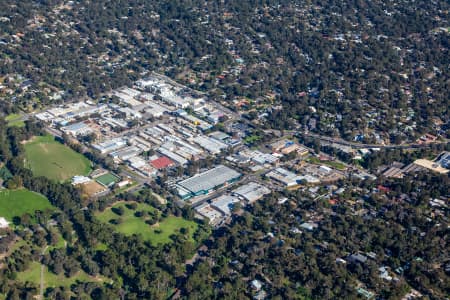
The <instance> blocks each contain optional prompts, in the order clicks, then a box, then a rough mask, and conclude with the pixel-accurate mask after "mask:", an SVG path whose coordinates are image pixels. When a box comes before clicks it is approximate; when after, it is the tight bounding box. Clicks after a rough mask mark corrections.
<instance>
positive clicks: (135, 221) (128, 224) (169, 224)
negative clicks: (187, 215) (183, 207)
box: [97, 202, 198, 245]
mask: <svg viewBox="0 0 450 300" xmlns="http://www.w3.org/2000/svg"><path fill="white" fill-rule="evenodd" d="M126 204H128V203H124V202H120V203H116V204H115V205H113V206H112V207H110V208H107V209H106V210H105V211H104V212H101V213H99V214H97V218H98V219H99V220H100V221H102V222H104V223H110V221H111V220H114V219H119V218H120V219H121V220H122V222H121V223H120V224H117V225H113V226H114V227H115V228H116V230H117V231H118V232H121V233H123V234H125V235H132V234H140V235H142V238H143V239H144V240H147V241H150V242H151V243H152V244H154V245H156V244H167V243H170V242H171V239H170V236H171V235H172V234H176V233H178V232H179V230H180V229H181V228H187V229H189V238H190V240H191V241H192V242H194V239H193V234H194V232H195V231H196V230H197V226H198V225H197V223H195V222H193V221H189V220H186V219H183V218H181V217H175V216H169V217H167V218H164V219H162V220H161V221H160V222H159V223H157V224H155V225H149V224H147V223H145V218H142V217H136V216H135V215H134V214H135V212H136V211H147V212H150V213H154V212H155V211H156V210H155V209H154V208H153V207H151V206H150V205H148V204H144V203H136V204H137V207H136V209H135V210H132V209H129V208H127V207H126ZM119 207H122V208H123V210H124V213H123V215H122V216H119V215H117V214H116V213H114V212H113V209H115V208H119Z"/></svg>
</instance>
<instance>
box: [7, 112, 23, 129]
mask: <svg viewBox="0 0 450 300" xmlns="http://www.w3.org/2000/svg"><path fill="white" fill-rule="evenodd" d="M5 120H6V122H8V126H15V127H24V126H25V122H24V121H22V116H21V115H19V114H10V115H8V116H6V118H5Z"/></svg>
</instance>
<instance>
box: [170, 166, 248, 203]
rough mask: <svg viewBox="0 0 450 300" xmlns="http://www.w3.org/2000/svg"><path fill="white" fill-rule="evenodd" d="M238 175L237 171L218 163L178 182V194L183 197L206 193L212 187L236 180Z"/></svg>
mask: <svg viewBox="0 0 450 300" xmlns="http://www.w3.org/2000/svg"><path fill="white" fill-rule="evenodd" d="M240 177H241V174H240V173H239V172H236V171H235V170H233V169H230V168H228V167H226V166H224V165H219V166H217V167H215V168H214V169H211V170H208V171H206V172H203V173H200V174H197V175H195V176H193V177H191V178H188V179H186V180H183V181H180V182H178V184H177V186H178V191H179V193H178V194H179V195H180V197H181V198H183V199H189V198H191V197H194V196H199V195H206V194H208V193H209V192H211V191H212V190H214V189H217V188H219V187H221V186H224V185H226V184H229V183H232V182H234V181H236V180H238V179H239V178H240Z"/></svg>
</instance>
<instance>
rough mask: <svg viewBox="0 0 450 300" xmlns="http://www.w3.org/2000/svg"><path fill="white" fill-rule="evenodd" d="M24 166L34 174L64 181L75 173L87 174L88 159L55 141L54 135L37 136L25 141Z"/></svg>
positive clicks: (88, 167) (89, 164)
mask: <svg viewBox="0 0 450 300" xmlns="http://www.w3.org/2000/svg"><path fill="white" fill-rule="evenodd" d="M25 155H26V164H25V165H26V166H27V167H28V168H29V169H30V170H31V171H33V174H34V175H36V176H45V177H47V178H49V179H53V180H56V181H66V180H68V179H70V178H72V177H73V176H75V175H88V174H89V172H90V171H91V163H90V161H89V160H88V159H87V158H86V157H84V156H83V155H82V154H80V153H77V152H75V151H74V150H72V149H70V148H69V147H67V146H65V145H63V144H61V143H59V142H57V141H56V140H55V139H54V137H52V136H50V135H47V136H38V137H34V138H33V139H32V140H31V141H29V142H26V143H25Z"/></svg>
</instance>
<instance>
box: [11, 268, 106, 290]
mask: <svg viewBox="0 0 450 300" xmlns="http://www.w3.org/2000/svg"><path fill="white" fill-rule="evenodd" d="M40 278H41V264H40V263H39V262H32V263H31V264H30V267H29V268H28V269H27V270H25V271H23V272H20V273H18V274H17V279H19V280H20V281H22V282H27V281H28V282H32V283H34V284H35V285H36V286H39V284H40V280H41V279H40ZM77 281H80V282H102V281H104V278H102V277H93V276H90V275H88V274H87V273H86V272H84V271H83V270H80V271H78V273H77V274H75V275H74V276H72V277H66V276H65V275H64V274H59V275H56V274H54V273H52V272H50V271H49V270H48V267H46V266H45V267H44V288H48V287H59V286H64V287H70V286H71V285H72V284H74V283H75V282H77Z"/></svg>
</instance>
